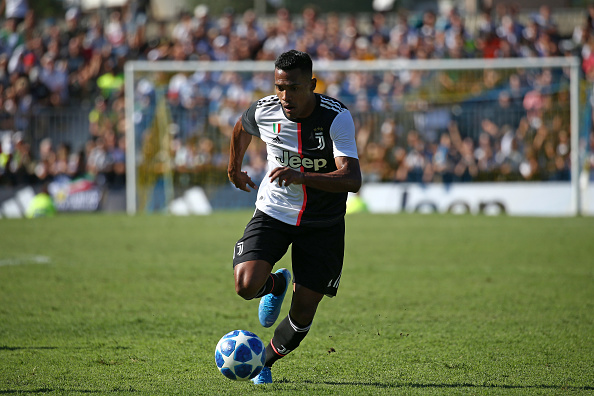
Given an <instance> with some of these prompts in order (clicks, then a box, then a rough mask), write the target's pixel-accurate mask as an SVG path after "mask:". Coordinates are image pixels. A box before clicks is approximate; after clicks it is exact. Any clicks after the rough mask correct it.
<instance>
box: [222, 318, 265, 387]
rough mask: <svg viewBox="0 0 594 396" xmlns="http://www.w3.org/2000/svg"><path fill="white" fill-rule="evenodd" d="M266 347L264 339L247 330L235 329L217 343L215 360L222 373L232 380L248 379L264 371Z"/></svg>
mask: <svg viewBox="0 0 594 396" xmlns="http://www.w3.org/2000/svg"><path fill="white" fill-rule="evenodd" d="M265 360H266V349H265V348H264V344H263V343H262V340H260V338H258V336H257V335H255V334H254V333H252V332H250V331H247V330H234V331H230V332H229V333H227V334H225V335H224V336H223V337H222V338H221V339H220V340H219V342H218V343H217V347H216V349H215V362H216V363H217V367H218V368H219V370H220V371H221V373H222V374H223V375H224V376H225V377H227V378H229V379H232V380H240V381H244V380H248V379H252V378H254V377H255V376H256V375H258V374H259V373H260V371H262V368H263V367H264V361H265Z"/></svg>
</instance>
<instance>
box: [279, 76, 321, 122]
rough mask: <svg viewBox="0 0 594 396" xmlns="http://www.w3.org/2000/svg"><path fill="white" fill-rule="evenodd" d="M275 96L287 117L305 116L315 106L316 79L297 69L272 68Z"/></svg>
mask: <svg viewBox="0 0 594 396" xmlns="http://www.w3.org/2000/svg"><path fill="white" fill-rule="evenodd" d="M274 85H275V88H276V96H278V98H279V99H280V101H281V105H282V106H283V109H284V110H285V114H286V115H287V118H289V119H297V118H305V117H307V116H309V115H310V114H311V113H312V111H313V110H314V108H315V106H316V97H315V95H314V93H313V92H314V90H315V89H316V79H315V78H311V77H310V76H309V75H307V73H303V72H301V70H299V69H293V70H279V69H275V70H274Z"/></svg>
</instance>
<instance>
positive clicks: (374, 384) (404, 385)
mask: <svg viewBox="0 0 594 396" xmlns="http://www.w3.org/2000/svg"><path fill="white" fill-rule="evenodd" d="M278 382H279V383H292V381H288V380H286V379H284V380H281V381H278ZM303 383H305V384H312V385H343V386H345V385H346V386H370V387H374V388H385V389H389V388H395V389H396V388H421V389H422V388H437V389H440V388H442V389H449V388H452V389H454V388H495V389H556V390H569V391H582V390H594V386H557V385H505V384H501V385H499V384H483V385H478V384H469V383H461V384H415V383H402V384H398V383H396V384H390V383H381V382H349V381H345V382H338V381H320V382H314V381H303Z"/></svg>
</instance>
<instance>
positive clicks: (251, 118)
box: [241, 102, 260, 137]
mask: <svg viewBox="0 0 594 396" xmlns="http://www.w3.org/2000/svg"><path fill="white" fill-rule="evenodd" d="M257 105H258V102H254V103H252V105H251V106H250V107H249V109H247V110H246V111H245V112H244V113H243V115H242V116H241V123H242V124H243V129H245V130H246V132H247V133H249V134H250V135H254V136H258V137H260V128H258V123H257V122H256V107H257Z"/></svg>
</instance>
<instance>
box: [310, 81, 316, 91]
mask: <svg viewBox="0 0 594 396" xmlns="http://www.w3.org/2000/svg"><path fill="white" fill-rule="evenodd" d="M317 83H318V80H316V79H315V78H312V79H311V87H310V88H311V91H312V92H313V91H315V90H316V85H317Z"/></svg>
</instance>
